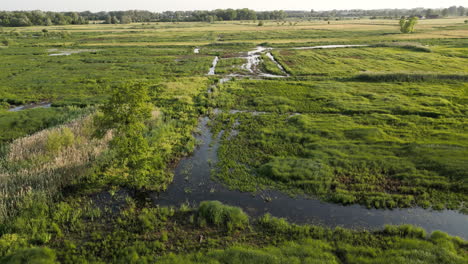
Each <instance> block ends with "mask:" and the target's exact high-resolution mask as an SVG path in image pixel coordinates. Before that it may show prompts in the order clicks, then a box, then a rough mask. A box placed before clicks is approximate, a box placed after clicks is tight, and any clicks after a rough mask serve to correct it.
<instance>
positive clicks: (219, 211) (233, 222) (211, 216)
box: [198, 201, 249, 231]
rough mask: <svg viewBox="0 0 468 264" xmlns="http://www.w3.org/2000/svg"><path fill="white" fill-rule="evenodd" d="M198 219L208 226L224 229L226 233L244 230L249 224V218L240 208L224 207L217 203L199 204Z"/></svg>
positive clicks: (205, 202)
mask: <svg viewBox="0 0 468 264" xmlns="http://www.w3.org/2000/svg"><path fill="white" fill-rule="evenodd" d="M198 218H199V219H202V221H203V220H205V221H206V222H207V223H209V224H213V225H215V226H219V227H225V228H227V229H228V231H232V230H235V229H244V228H246V227H247V226H248V224H249V217H248V216H247V214H246V213H244V211H242V209H241V208H239V207H234V206H228V205H224V204H222V203H221V202H219V201H204V202H201V203H200V207H199V208H198Z"/></svg>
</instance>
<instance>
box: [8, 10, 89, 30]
mask: <svg viewBox="0 0 468 264" xmlns="http://www.w3.org/2000/svg"><path fill="white" fill-rule="evenodd" d="M81 24H88V20H87V19H86V18H85V17H83V16H81V15H79V14H78V13H77V12H42V11H11V12H10V11H0V26H4V27H27V26H52V25H81Z"/></svg>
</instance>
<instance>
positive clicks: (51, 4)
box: [0, 0, 468, 12]
mask: <svg viewBox="0 0 468 264" xmlns="http://www.w3.org/2000/svg"><path fill="white" fill-rule="evenodd" d="M451 5H456V6H460V5H465V6H467V5H468V1H467V0H447V1H440V0H413V1H408V0H392V1H379V0H351V1H349V0H348V1H346V0H325V1H324V0H322V1H311V0H199V1H193V0H172V1H171V0H169V1H167V0H166V1H162V0H0V10H37V9H40V10H47V11H85V10H90V11H111V10H129V9H138V10H149V11H157V12H160V11H167V10H171V11H177V10H212V9H217V8H223V9H224V8H244V7H247V8H250V9H255V10H279V9H282V10H310V9H315V10H331V9H353V8H357V9H378V8H413V7H426V8H438V7H448V6H451Z"/></svg>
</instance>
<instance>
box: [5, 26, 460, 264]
mask: <svg viewBox="0 0 468 264" xmlns="http://www.w3.org/2000/svg"><path fill="white" fill-rule="evenodd" d="M464 20H465V18H452V19H436V20H421V21H420V23H419V24H418V25H417V26H416V32H415V33H414V34H400V33H399V29H398V21H397V20H366V19H362V20H346V21H331V23H330V24H328V23H327V22H325V21H316V22H305V21H298V23H297V24H295V25H294V24H293V25H288V24H280V23H276V22H272V21H267V22H265V25H264V26H262V27H260V26H257V25H258V23H254V22H251V21H238V22H231V23H228V22H216V23H212V24H210V23H145V24H136V23H135V24H128V25H76V26H73V25H70V26H51V27H48V28H47V29H48V32H46V33H45V32H42V29H43V27H24V28H2V29H1V30H0V43H3V44H0V57H1V63H0V80H1V82H0V129H1V133H0V262H2V263H3V262H5V263H23V262H24V261H26V262H27V261H28V260H32V259H36V260H43V262H41V263H57V261H58V262H60V263H154V262H160V263H252V262H256V263H296V262H297V263H299V262H300V261H301V260H302V261H310V263H389V262H392V263H409V262H411V261H412V262H417V263H466V262H467V261H468V260H467V258H468V254H467V252H468V251H467V250H468V244H467V242H466V240H463V239H461V238H458V237H451V236H449V235H447V234H445V233H442V232H434V233H433V234H426V232H425V231H424V230H423V229H421V228H418V227H412V226H400V227H394V226H388V227H385V229H383V227H382V229H381V230H374V231H372V232H371V231H362V230H350V229H344V228H340V227H338V228H333V229H332V228H327V227H322V226H314V225H295V224H290V223H288V222H286V221H285V220H284V219H277V218H274V217H272V216H270V215H268V214H267V215H265V216H263V217H261V218H258V219H253V218H249V217H248V216H247V215H246V214H245V213H244V212H243V211H242V210H241V209H239V208H236V207H231V206H228V205H223V204H220V203H217V202H206V203H202V204H201V205H200V206H199V207H198V205H186V204H184V205H181V206H180V208H175V207H162V206H155V205H154V203H153V202H152V200H151V199H150V198H149V193H151V192H152V191H155V190H156V191H161V190H164V189H165V188H166V187H167V186H168V184H170V182H171V181H172V178H173V173H174V168H175V167H176V166H177V163H178V162H179V161H180V160H181V158H183V157H184V156H187V155H190V153H192V152H193V150H194V149H195V147H196V143H197V142H196V141H195V138H194V136H193V132H198V131H196V129H195V128H196V126H197V123H198V120H199V117H201V116H205V115H208V116H210V118H211V123H210V128H211V130H212V132H213V135H217V134H218V132H221V131H224V133H223V134H222V135H223V136H222V137H221V141H220V144H219V149H218V158H219V162H218V163H217V164H213V167H212V169H213V171H212V176H213V178H214V179H215V180H216V181H218V182H220V183H222V184H223V185H225V186H227V187H228V188H230V189H234V190H240V191H245V192H256V191H258V190H269V189H273V190H280V191H282V192H284V193H287V194H290V195H292V196H293V195H296V194H306V195H310V196H312V197H316V198H319V199H321V200H323V201H326V202H331V203H339V204H345V205H351V204H361V205H364V206H367V207H368V208H382V209H386V210H390V209H393V208H404V207H423V208H426V209H427V210H430V209H436V210H441V209H453V210H455V211H457V212H460V213H467V212H468V208H467V204H468V196H467V195H468V180H467V179H468V175H467V171H468V167H467V166H468V165H467V164H468V134H467V131H466V128H467V125H468V124H467V120H468V119H467V115H468V49H467V44H468V42H467V41H468V39H467V36H468V25H467V24H466V23H464ZM341 44H359V45H368V46H366V47H353V48H337V49H294V48H298V47H310V46H316V45H341ZM258 45H262V46H264V47H270V48H273V49H272V50H271V53H272V55H273V56H274V58H275V59H276V60H277V61H278V63H279V64H280V65H281V66H282V67H284V69H285V70H286V72H287V74H289V75H290V76H285V75H286V74H285V73H283V72H282V71H281V70H280V68H279V67H278V65H276V64H275V63H274V62H273V61H271V60H270V58H268V57H267V56H266V54H265V53H263V54H260V64H259V65H258V68H257V69H256V70H257V71H261V72H264V73H271V74H275V75H284V76H283V77H281V78H279V77H278V76H277V78H274V79H273V78H271V79H268V78H262V77H261V76H260V75H258V74H257V73H249V71H248V70H246V69H245V64H246V62H247V60H246V58H245V57H246V56H247V52H249V51H252V50H254V49H255V47H256V46H258ZM195 48H198V49H199V53H195V52H194V49H195ZM64 53H66V54H65V55H63V54H64ZM57 54H62V55H59V56H57ZM50 55H53V56H50ZM215 56H219V58H220V60H219V63H218V65H217V68H216V71H215V73H216V74H215V75H213V76H207V73H208V71H209V69H210V67H211V66H212V61H213V59H214V58H215ZM243 65H244V69H243V68H242V67H243ZM239 74H241V75H245V74H249V75H250V76H249V77H248V78H242V77H239V76H234V78H233V79H232V80H230V81H229V82H226V83H222V84H219V83H218V81H219V79H221V78H223V77H225V76H227V75H239ZM129 81H133V82H142V83H144V84H145V85H146V86H147V88H148V94H146V95H145V96H147V97H148V101H145V102H143V103H144V104H147V105H148V106H149V110H148V113H147V115H145V116H146V117H145V118H146V120H144V122H141V123H138V122H136V123H135V122H134V120H127V121H128V122H127V123H131V124H136V126H137V128H138V129H140V130H138V129H137V130H135V131H142V133H139V135H141V136H142V137H141V138H142V140H143V141H144V143H145V144H147V145H146V150H145V151H146V152H145V153H143V155H144V156H145V159H147V161H149V162H148V163H145V164H146V165H145V166H146V167H144V168H143V169H146V170H147V171H151V175H145V177H139V175H138V173H139V172H138V171H137V170H136V169H134V168H132V167H125V168H124V167H122V166H120V165H119V164H118V163H117V161H116V160H117V158H118V157H119V156H118V150H116V147H115V146H116V145H117V144H118V143H119V142H118V140H119V139H120V138H119V135H117V134H115V133H116V130H115V129H114V130H112V131H106V133H105V135H104V136H102V135H101V137H97V135H96V134H97V132H98V131H99V129H100V124H99V122H98V121H99V120H101V119H100V118H102V116H103V113H102V111H103V110H102V109H104V108H102V105H103V104H106V102H107V103H108V102H109V98H111V95H113V94H114V95H115V91H116V90H118V89H119V88H118V87H122V84H125V83H128V82H129ZM135 93H137V91H135ZM127 96H128V97H131V96H132V94H131V93H130V94H127ZM145 98H146V97H145ZM44 102H47V103H51V104H52V107H51V108H32V109H28V110H23V111H18V112H11V111H9V109H10V108H12V107H15V106H20V105H24V104H30V103H44ZM140 103H141V102H140ZM122 109H125V107H122ZM218 110H220V111H218ZM117 114H119V113H117ZM132 122H134V123H132ZM137 134H138V133H137ZM134 136H135V135H134ZM137 136H138V135H137ZM130 143H132V142H130ZM130 145H131V144H130ZM129 148H130V149H131V148H137V147H135V146H133V145H132V146H130V147H129ZM136 151H138V150H136ZM129 159H130V158H129ZM124 160H125V159H124ZM207 162H210V163H211V162H212V161H207ZM148 164H149V165H148ZM119 166H120V167H119ZM148 167H150V168H148ZM140 169H141V168H140ZM140 171H141V170H140ZM152 177H153V178H154V179H158V180H157V181H156V180H155V181H152V180H151V179H152ZM143 179H145V181H143ZM148 179H149V180H148ZM187 195H189V194H187ZM22 261H23V262H22Z"/></svg>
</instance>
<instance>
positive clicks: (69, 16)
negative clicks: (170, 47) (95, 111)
mask: <svg viewBox="0 0 468 264" xmlns="http://www.w3.org/2000/svg"><path fill="white" fill-rule="evenodd" d="M467 15H468V9H467V8H465V7H463V6H459V7H457V6H451V7H449V8H440V9H426V8H413V9H376V10H361V9H353V10H331V11H314V10H311V11H282V10H278V11H262V12H257V11H254V10H250V9H247V8H244V9H217V10H213V11H166V12H162V13H155V12H150V11H141V10H129V11H113V12H96V13H93V12H90V11H85V12H42V11H12V12H7V11H1V12H0V26H9V27H24V26H33V25H40V26H51V25H70V24H87V23H89V21H94V22H96V21H99V22H98V23H105V24H128V23H132V22H140V23H144V22H184V21H185V22H195V21H205V22H214V21H234V20H284V19H286V18H287V17H288V18H298V19H308V20H311V19H330V18H359V17H371V18H399V17H402V16H419V17H426V18H438V17H446V16H467Z"/></svg>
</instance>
